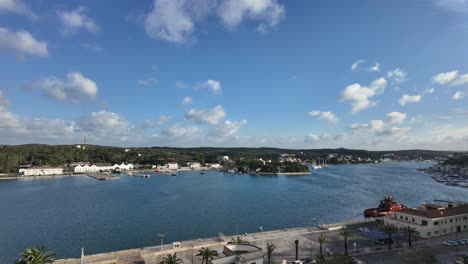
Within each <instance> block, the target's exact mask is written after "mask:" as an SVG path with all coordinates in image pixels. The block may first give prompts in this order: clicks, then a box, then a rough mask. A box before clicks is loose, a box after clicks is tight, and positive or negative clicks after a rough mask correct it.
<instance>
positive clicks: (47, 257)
mask: <svg viewBox="0 0 468 264" xmlns="http://www.w3.org/2000/svg"><path fill="white" fill-rule="evenodd" d="M46 249H47V248H46V246H44V245H42V246H36V247H35V248H28V249H26V250H25V251H24V252H21V253H20V254H19V256H20V258H19V259H18V260H17V261H15V264H50V263H52V262H53V261H54V257H55V253H53V252H46Z"/></svg>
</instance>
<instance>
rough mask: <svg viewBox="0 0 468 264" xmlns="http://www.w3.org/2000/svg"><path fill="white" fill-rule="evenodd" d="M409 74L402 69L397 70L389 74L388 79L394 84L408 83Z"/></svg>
mask: <svg viewBox="0 0 468 264" xmlns="http://www.w3.org/2000/svg"><path fill="white" fill-rule="evenodd" d="M407 76H408V74H407V73H406V72H405V71H404V70H401V69H398V68H397V69H395V70H393V71H390V72H388V73H387V78H388V79H389V80H390V81H391V83H392V84H399V83H402V82H405V81H406V77H407Z"/></svg>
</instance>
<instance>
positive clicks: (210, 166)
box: [206, 163, 222, 169]
mask: <svg viewBox="0 0 468 264" xmlns="http://www.w3.org/2000/svg"><path fill="white" fill-rule="evenodd" d="M206 167H207V168H211V169H220V168H221V167H222V166H221V164H219V163H206Z"/></svg>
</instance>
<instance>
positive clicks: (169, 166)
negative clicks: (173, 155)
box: [166, 162, 179, 170]
mask: <svg viewBox="0 0 468 264" xmlns="http://www.w3.org/2000/svg"><path fill="white" fill-rule="evenodd" d="M166 168H167V169H169V170H177V169H178V168H179V164H177V162H169V163H167V164H166Z"/></svg>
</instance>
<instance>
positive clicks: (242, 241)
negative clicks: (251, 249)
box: [232, 237, 250, 245]
mask: <svg viewBox="0 0 468 264" xmlns="http://www.w3.org/2000/svg"><path fill="white" fill-rule="evenodd" d="M232 243H233V244H235V245H249V244H250V243H249V242H247V241H245V240H242V238H240V237H237V238H236V239H232Z"/></svg>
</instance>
